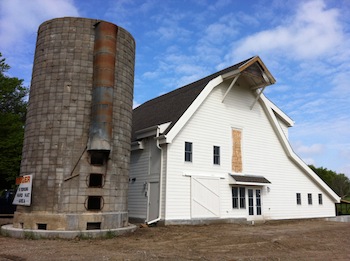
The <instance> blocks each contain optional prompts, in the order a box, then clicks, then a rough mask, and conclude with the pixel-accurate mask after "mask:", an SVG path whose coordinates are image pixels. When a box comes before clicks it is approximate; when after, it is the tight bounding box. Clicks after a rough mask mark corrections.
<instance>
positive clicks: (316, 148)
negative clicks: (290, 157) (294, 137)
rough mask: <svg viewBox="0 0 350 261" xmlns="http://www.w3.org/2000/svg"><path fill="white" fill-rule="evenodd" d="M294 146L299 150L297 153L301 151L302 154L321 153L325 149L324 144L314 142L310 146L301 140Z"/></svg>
mask: <svg viewBox="0 0 350 261" xmlns="http://www.w3.org/2000/svg"><path fill="white" fill-rule="evenodd" d="M293 148H294V150H295V151H296V152H297V154H299V153H300V155H314V154H320V153H322V152H323V151H324V149H325V148H324V145H323V144H312V145H310V146H307V145H304V144H303V143H302V142H301V141H298V142H296V143H295V144H294V146H293Z"/></svg>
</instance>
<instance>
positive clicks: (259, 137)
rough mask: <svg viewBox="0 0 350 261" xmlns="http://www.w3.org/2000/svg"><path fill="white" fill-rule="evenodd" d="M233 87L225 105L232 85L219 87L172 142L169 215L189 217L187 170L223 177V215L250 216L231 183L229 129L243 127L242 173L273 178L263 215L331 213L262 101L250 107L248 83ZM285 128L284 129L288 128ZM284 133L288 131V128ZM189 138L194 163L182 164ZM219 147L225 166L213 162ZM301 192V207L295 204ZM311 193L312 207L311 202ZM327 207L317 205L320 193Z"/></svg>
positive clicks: (284, 216) (328, 202)
mask: <svg viewBox="0 0 350 261" xmlns="http://www.w3.org/2000/svg"><path fill="white" fill-rule="evenodd" d="M239 84H240V86H234V87H233V89H232V91H231V92H230V93H229V94H228V95H227V96H226V99H225V102H224V103H222V102H221V101H222V97H223V95H224V93H225V91H226V89H227V86H228V84H227V83H222V84H221V85H220V86H219V87H217V88H215V89H214V90H213V91H212V93H211V94H210V95H209V96H208V97H207V99H206V100H205V101H204V102H203V103H202V105H201V106H200V107H199V109H198V110H197V111H196V112H195V114H194V115H193V117H192V118H191V119H190V121H189V122H188V123H187V124H186V125H185V126H184V128H183V129H182V130H181V131H180V132H179V134H178V135H177V136H176V137H175V139H174V140H173V142H172V143H171V144H169V145H168V154H167V157H168V159H167V179H166V186H167V189H166V213H165V215H166V219H169V220H171V219H174V220H175V219H190V218H191V216H190V213H191V200H190V199H191V195H190V191H191V179H190V177H188V176H186V175H185V174H186V173H201V174H203V175H206V176H213V177H222V178H224V179H221V180H220V188H221V208H220V217H221V218H227V217H231V218H236V217H242V216H243V215H246V213H244V211H242V210H238V211H237V210H233V209H232V198H231V197H232V195H231V187H230V185H229V183H228V182H229V179H228V173H229V172H231V160H230V159H231V156H232V152H231V142H232V141H231V129H232V128H239V129H242V158H243V173H244V174H251V175H263V176H264V177H266V178H267V179H268V180H270V181H271V184H269V185H268V186H269V188H270V190H269V192H268V191H267V188H266V187H265V188H264V189H263V190H262V196H263V206H262V210H263V215H264V217H266V218H269V219H287V218H310V217H321V216H333V215H334V213H335V211H334V203H333V202H332V201H331V199H330V198H329V197H328V195H327V194H326V193H325V192H324V191H322V190H320V188H319V187H318V186H317V185H315V184H314V182H313V181H312V180H310V179H309V177H307V176H306V174H304V173H303V171H302V170H301V169H300V168H298V167H297V166H296V165H294V163H293V162H291V160H290V159H289V158H288V157H287V156H286V154H285V151H284V150H283V147H282V146H281V144H280V142H279V140H278V137H277V136H276V133H275V132H274V130H273V128H272V126H271V124H270V122H269V120H268V118H267V116H266V114H265V112H264V110H263V109H262V107H261V105H260V103H256V104H255V106H254V108H253V109H252V110H250V106H251V105H252V104H253V102H254V99H255V96H254V95H253V94H252V93H251V92H250V91H249V90H248V88H244V82H243V81H240V82H239ZM285 129H286V128H285ZM284 131H286V130H284ZM185 141H189V142H192V143H193V161H192V162H191V163H189V162H184V144H185ZM214 145H215V146H220V150H221V160H220V163H221V165H219V166H217V165H213V146H214ZM296 193H301V196H302V205H301V206H299V205H297V204H296ZM307 193H312V194H313V197H314V200H313V205H312V206H309V205H308V204H307ZM319 193H322V194H323V205H322V206H319V205H318V194H319Z"/></svg>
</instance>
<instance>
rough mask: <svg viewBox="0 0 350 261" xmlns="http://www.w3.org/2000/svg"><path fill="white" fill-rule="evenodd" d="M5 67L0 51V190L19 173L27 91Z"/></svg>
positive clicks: (13, 181)
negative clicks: (8, 73)
mask: <svg viewBox="0 0 350 261" xmlns="http://www.w3.org/2000/svg"><path fill="white" fill-rule="evenodd" d="M9 69H10V66H9V65H8V64H6V62H5V58H2V54H1V53H0V135H1V139H0V191H1V190H3V189H5V188H11V187H13V186H14V185H15V179H16V176H18V175H19V170H20V164H21V155H22V146H23V136H24V124H25V115H26V107H27V101H26V100H25V97H26V96H27V94H28V89H27V88H25V87H24V86H23V80H20V79H18V78H16V77H9V76H7V75H6V74H5V73H6V72H7V71H8V70H9Z"/></svg>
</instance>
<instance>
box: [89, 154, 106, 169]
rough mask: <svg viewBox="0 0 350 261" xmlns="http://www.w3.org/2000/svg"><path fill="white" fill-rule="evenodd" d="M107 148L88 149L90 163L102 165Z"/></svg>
mask: <svg viewBox="0 0 350 261" xmlns="http://www.w3.org/2000/svg"><path fill="white" fill-rule="evenodd" d="M108 156H109V150H90V163H91V164H92V165H99V166H101V165H104V163H105V162H107V160H108Z"/></svg>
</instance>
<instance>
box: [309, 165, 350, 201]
mask: <svg viewBox="0 0 350 261" xmlns="http://www.w3.org/2000/svg"><path fill="white" fill-rule="evenodd" d="M309 167H310V168H311V169H312V170H313V171H314V172H315V173H316V174H317V175H318V176H319V177H320V178H321V179H322V180H323V181H324V182H326V184H327V185H328V186H329V187H330V188H331V189H333V190H334V192H335V193H337V194H338V196H339V197H341V198H342V199H344V198H346V197H347V196H349V195H350V180H349V178H348V177H347V176H345V175H344V174H342V173H340V174H338V173H336V172H334V171H332V170H328V169H327V168H323V167H320V168H316V167H315V166H313V165H309Z"/></svg>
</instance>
